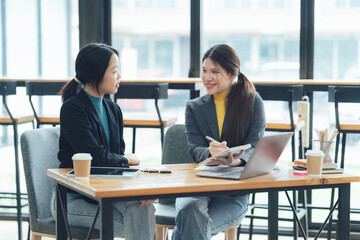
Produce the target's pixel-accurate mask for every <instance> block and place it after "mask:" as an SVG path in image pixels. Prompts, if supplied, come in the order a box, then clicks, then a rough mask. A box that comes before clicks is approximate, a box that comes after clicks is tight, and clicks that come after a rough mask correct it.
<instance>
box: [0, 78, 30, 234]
mask: <svg viewBox="0 0 360 240" xmlns="http://www.w3.org/2000/svg"><path fill="white" fill-rule="evenodd" d="M16 86H17V83H16V82H15V81H1V82H0V94H1V96H2V104H3V106H4V108H5V112H6V113H5V115H0V125H2V126H12V127H13V130H14V152H15V186H16V191H15V192H1V193H0V198H3V199H12V200H16V204H14V205H1V206H0V208H6V209H9V208H15V209H16V220H17V223H18V235H19V239H21V235H22V220H23V215H22V208H23V207H25V206H27V201H26V200H27V196H26V193H21V188H20V169H19V150H18V147H19V144H18V138H19V137H18V125H19V124H25V123H32V127H33V128H34V116H33V115H21V116H19V115H14V114H13V113H12V112H11V111H10V108H9V106H8V103H7V96H9V95H16ZM8 164H9V163H8ZM5 215H6V216H5ZM1 216H4V217H9V218H10V219H11V218H13V216H11V215H9V214H5V213H1Z"/></svg>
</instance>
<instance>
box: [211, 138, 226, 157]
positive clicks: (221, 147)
mask: <svg viewBox="0 0 360 240" xmlns="http://www.w3.org/2000/svg"><path fill="white" fill-rule="evenodd" d="M226 145H227V142H226V141H223V142H221V143H219V142H211V143H210V145H209V151H210V154H211V156H214V155H215V154H217V153H219V152H222V151H225V150H226V149H227V148H228V147H227V146H226Z"/></svg>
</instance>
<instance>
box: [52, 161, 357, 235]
mask: <svg viewBox="0 0 360 240" xmlns="http://www.w3.org/2000/svg"><path fill="white" fill-rule="evenodd" d="M163 166H166V167H167V168H168V169H170V170H171V171H172V173H171V174H154V173H141V174H140V176H138V177H136V178H134V179H100V178H97V179H95V178H93V179H90V180H89V181H77V180H75V179H73V178H68V177H66V174H67V173H68V172H69V171H70V170H71V169H49V170H48V171H47V175H48V176H50V177H51V178H53V179H55V181H56V183H57V190H58V195H60V196H61V197H60V198H57V206H60V204H61V203H62V202H64V203H66V189H72V190H74V191H76V192H79V193H81V194H83V195H85V196H87V197H90V198H92V199H94V200H96V201H98V202H99V206H100V221H101V223H100V225H101V229H102V231H101V239H103V240H107V239H113V237H114V236H113V213H112V212H113V201H115V200H124V201H127V200H141V199H154V198H160V197H181V196H195V195H197V196H203V195H217V194H232V195H234V194H248V193H253V192H268V194H269V203H268V205H269V210H268V214H269V218H268V224H269V225H268V235H269V239H278V192H279V191H284V190H308V189H318V188H332V187H336V188H339V206H338V207H339V216H338V218H339V221H338V223H337V227H338V229H337V239H349V238H350V237H349V235H350V183H351V182H359V181H360V177H359V176H354V175H351V174H347V173H344V174H326V175H323V176H322V178H310V177H307V176H294V175H292V171H293V170H292V168H291V166H290V165H289V164H283V165H280V169H281V170H279V171H274V172H272V173H270V174H267V175H263V176H259V177H254V178H249V179H245V180H239V181H236V180H235V181H234V180H224V179H211V178H201V177H196V176H195V173H196V172H197V171H196V170H194V168H195V167H196V166H197V164H176V165H163ZM65 205H66V204H65ZM63 216H66V212H65V213H64V215H63V213H62V212H61V211H57V221H56V227H57V239H66V237H67V233H66V230H65V224H64V220H63V219H64V218H63Z"/></svg>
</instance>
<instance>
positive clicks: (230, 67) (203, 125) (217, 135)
mask: <svg viewBox="0 0 360 240" xmlns="http://www.w3.org/2000/svg"><path fill="white" fill-rule="evenodd" d="M202 62H203V65H202V74H201V79H202V82H203V84H204V87H205V88H206V92H207V94H205V95H204V96H201V97H198V98H196V99H194V100H191V101H189V102H188V103H187V105H186V112H185V124H186V134H187V138H188V145H189V152H190V155H191V156H192V158H193V160H194V161H195V162H201V161H204V160H205V159H206V158H208V157H209V156H211V155H215V154H216V153H218V152H221V151H223V150H225V149H226V148H228V147H234V146H237V145H242V144H247V143H250V144H251V145H252V147H251V148H250V149H248V150H246V151H245V152H244V151H242V152H240V153H239V154H234V155H232V154H229V155H228V157H226V158H216V159H213V160H212V161H210V162H209V163H207V164H209V165H218V164H222V165H229V166H232V167H238V166H244V165H245V164H246V162H247V160H248V159H249V157H250V155H251V153H252V152H253V150H254V147H255V146H256V144H257V142H258V141H259V139H260V138H261V136H262V135H263V134H264V131H265V127H266V122H265V112H264V105H263V101H262V99H261V97H260V96H259V95H258V94H257V93H256V91H255V87H254V85H253V84H252V83H251V82H250V81H249V80H248V79H247V78H246V76H245V75H244V74H242V73H241V72H240V60H239V57H238V55H237V53H236V51H235V50H234V49H233V48H231V47H230V46H228V45H225V44H221V45H216V46H214V47H212V48H210V49H209V50H208V51H207V52H206V53H205V54H204V57H203V59H202ZM206 136H210V137H212V138H214V139H215V140H217V142H216V141H214V142H211V143H210V144H209V141H208V140H207V139H206V138H205V137H206ZM248 203H249V196H248V195H236V196H234V195H231V196H226V195H219V196H208V197H185V198H177V199H176V220H175V222H176V227H175V229H174V231H173V236H172V239H173V240H179V239H183V240H185V239H197V240H201V239H206V240H208V239H211V236H213V235H215V234H217V233H219V232H222V231H224V230H226V229H228V228H230V227H232V226H235V225H238V224H240V222H241V220H242V219H243V218H244V216H245V214H246V212H247V207H248Z"/></svg>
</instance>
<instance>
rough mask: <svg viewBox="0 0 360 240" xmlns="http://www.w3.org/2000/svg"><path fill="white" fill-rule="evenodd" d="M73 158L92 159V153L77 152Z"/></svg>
mask: <svg viewBox="0 0 360 240" xmlns="http://www.w3.org/2000/svg"><path fill="white" fill-rule="evenodd" d="M72 160H92V157H91V154H90V153H76V154H74V155H73V156H72Z"/></svg>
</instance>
